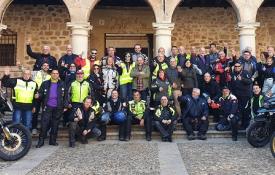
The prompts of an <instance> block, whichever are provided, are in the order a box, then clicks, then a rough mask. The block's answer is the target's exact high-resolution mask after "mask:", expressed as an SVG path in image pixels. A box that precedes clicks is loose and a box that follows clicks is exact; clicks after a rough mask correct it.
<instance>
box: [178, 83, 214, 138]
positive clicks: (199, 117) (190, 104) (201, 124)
mask: <svg viewBox="0 0 275 175" xmlns="http://www.w3.org/2000/svg"><path fill="white" fill-rule="evenodd" d="M179 101H180V102H182V103H184V104H185V109H184V110H183V112H182V123H183V127H184V128H185V130H186V132H187V139H188V140H194V139H195V134H194V131H193V128H195V130H198V131H199V132H198V134H197V138H198V139H200V140H206V139H207V137H206V132H207V130H208V125H209V122H208V104H207V102H206V100H205V99H204V98H202V97H200V89H198V88H193V91H192V96H191V95H186V96H182V97H179Z"/></svg>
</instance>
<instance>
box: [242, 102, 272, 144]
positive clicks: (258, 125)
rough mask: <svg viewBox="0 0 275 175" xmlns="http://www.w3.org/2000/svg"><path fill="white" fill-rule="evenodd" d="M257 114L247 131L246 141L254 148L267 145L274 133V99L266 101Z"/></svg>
mask: <svg viewBox="0 0 275 175" xmlns="http://www.w3.org/2000/svg"><path fill="white" fill-rule="evenodd" d="M257 113H258V114H257V115H256V116H255V117H254V123H252V124H251V125H250V126H249V128H248V130H247V141H248V143H250V144H251V145H252V146H253V147H256V148H258V147H263V146H265V145H266V144H268V142H269V140H270V137H271V134H272V133H273V131H275V98H271V99H269V100H267V101H266V102H265V103H264V105H263V107H262V108H260V109H259V110H258V111H257Z"/></svg>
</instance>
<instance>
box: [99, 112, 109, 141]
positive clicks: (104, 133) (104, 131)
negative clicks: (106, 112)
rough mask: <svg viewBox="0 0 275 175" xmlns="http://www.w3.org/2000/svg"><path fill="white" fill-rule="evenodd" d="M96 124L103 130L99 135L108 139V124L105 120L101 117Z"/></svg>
mask: <svg viewBox="0 0 275 175" xmlns="http://www.w3.org/2000/svg"><path fill="white" fill-rule="evenodd" d="M96 126H97V127H98V129H99V130H100V131H101V135H100V136H99V137H100V138H102V139H104V140H105V139H106V130H107V124H106V123H105V122H102V121H101V117H100V118H99V119H98V120H97V121H96Z"/></svg>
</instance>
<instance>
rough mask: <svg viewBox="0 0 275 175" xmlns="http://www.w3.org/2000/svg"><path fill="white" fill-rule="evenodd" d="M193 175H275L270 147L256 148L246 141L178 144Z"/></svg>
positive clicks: (274, 165) (224, 140)
mask: <svg viewBox="0 0 275 175" xmlns="http://www.w3.org/2000/svg"><path fill="white" fill-rule="evenodd" d="M178 147H179V150H180V152H181V155H182V158H183V161H184V163H185V167H186V169H187V171H188V173H189V174H190V175H274V174H275V159H274V158H273V157H272V155H271V153H270V150H269V147H268V146H266V147H264V148H253V147H252V146H250V145H249V144H248V143H247V141H246V140H245V139H242V140H241V141H237V142H232V141H231V140H230V139H213V140H208V141H191V142H184V143H179V144H178Z"/></svg>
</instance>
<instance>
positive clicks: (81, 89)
mask: <svg viewBox="0 0 275 175" xmlns="http://www.w3.org/2000/svg"><path fill="white" fill-rule="evenodd" d="M89 92H90V84H89V83H88V82H87V81H84V82H83V83H80V82H78V81H74V82H73V83H72V84H71V94H72V95H71V101H72V102H73V103H82V102H83V100H84V98H86V97H87V96H88V95H89Z"/></svg>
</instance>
